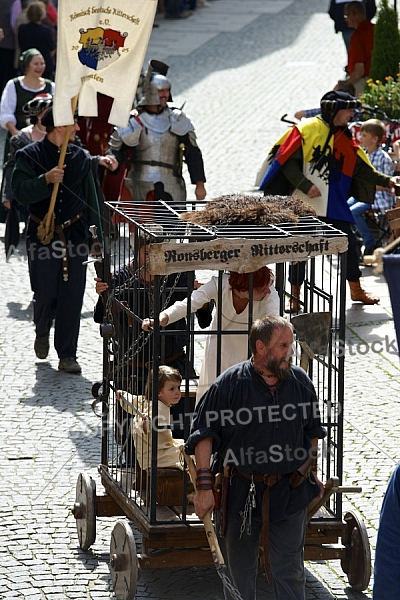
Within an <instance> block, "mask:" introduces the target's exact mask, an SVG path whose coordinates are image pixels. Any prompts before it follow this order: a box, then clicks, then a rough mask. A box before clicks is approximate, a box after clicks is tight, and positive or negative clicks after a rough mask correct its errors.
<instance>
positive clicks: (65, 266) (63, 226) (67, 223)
mask: <svg viewBox="0 0 400 600" xmlns="http://www.w3.org/2000/svg"><path fill="white" fill-rule="evenodd" d="M82 215H83V213H78V214H77V215H75V216H74V217H71V219H68V220H67V221H64V223H60V225H56V226H55V227H54V231H55V232H56V233H57V234H58V237H59V238H60V241H61V243H62V245H63V248H62V249H63V254H62V258H61V261H62V274H63V280H64V281H68V256H67V240H66V239H65V235H64V229H67V227H69V226H70V225H72V224H73V223H76V221H79V219H80V218H81V216H82ZM29 216H30V218H31V219H32V221H33V222H34V223H38V224H39V223H41V222H42V219H39V217H37V216H36V215H33V214H32V213H29Z"/></svg>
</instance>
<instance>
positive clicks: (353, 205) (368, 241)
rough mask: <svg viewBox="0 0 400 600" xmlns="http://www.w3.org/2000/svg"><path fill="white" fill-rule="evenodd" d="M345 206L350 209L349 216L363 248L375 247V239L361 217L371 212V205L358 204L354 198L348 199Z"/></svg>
mask: <svg viewBox="0 0 400 600" xmlns="http://www.w3.org/2000/svg"><path fill="white" fill-rule="evenodd" d="M347 204H348V205H349V207H350V210H351V214H352V215H353V218H354V222H355V224H356V227H357V229H358V231H359V233H360V235H361V237H362V241H363V244H364V246H365V247H366V248H373V247H374V246H375V238H374V236H373V235H372V232H371V230H370V228H369V227H368V225H367V222H366V220H365V219H364V216H363V215H364V213H365V212H366V211H367V210H371V204H367V203H366V202H358V200H356V199H355V198H349V199H348V200H347Z"/></svg>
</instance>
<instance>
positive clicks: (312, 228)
mask: <svg viewBox="0 0 400 600" xmlns="http://www.w3.org/2000/svg"><path fill="white" fill-rule="evenodd" d="M106 211H107V213H106V215H105V221H106V222H118V223H119V228H120V237H119V238H118V240H117V241H116V242H112V241H111V240H110V239H109V238H107V237H106V240H105V247H106V249H107V253H106V254H105V256H104V257H103V259H99V263H98V265H97V266H98V267H101V268H102V269H103V270H104V274H103V277H104V278H105V279H107V278H108V279H109V280H110V278H109V273H110V272H113V273H114V272H118V275H116V276H115V277H114V279H113V280H110V292H109V294H108V295H107V297H105V298H104V316H103V323H102V325H101V332H102V336H103V347H104V365H103V366H104V369H103V380H102V381H101V382H99V383H97V384H95V385H94V386H93V395H94V397H95V400H94V402H93V407H94V411H95V412H96V413H97V415H98V416H99V417H100V418H101V420H102V444H101V463H100V465H99V467H98V472H99V475H100V479H101V484H102V486H103V488H104V493H101V494H98V493H97V491H96V486H95V483H94V480H93V479H92V478H91V477H90V476H89V475H88V474H86V473H80V474H79V476H78V481H77V486H76V502H75V506H74V510H73V513H74V516H75V519H76V525H77V532H78V539H79V545H80V547H81V548H82V549H83V550H87V549H89V548H90V546H91V545H92V544H93V543H94V541H95V538H96V518H97V517H106V516H121V517H122V516H124V517H127V519H129V520H130V521H132V522H133V523H134V526H135V527H136V528H137V530H138V531H139V532H140V534H141V536H142V547H141V551H140V552H138V551H137V549H136V543H135V538H134V535H133V532H132V527H131V525H130V524H129V523H128V522H127V521H126V520H123V519H121V520H119V521H117V523H116V525H115V526H114V529H113V531H112V534H111V542H110V572H111V577H112V581H113V585H114V592H115V596H116V598H118V599H119V600H130V599H133V598H134V597H135V594H136V590H137V582H138V578H139V574H140V571H141V570H142V569H153V568H161V567H175V566H179V567H182V566H187V567H189V566H200V565H212V563H213V561H212V556H211V553H210V550H209V547H208V544H207V539H206V536H205V532H204V526H203V524H202V523H201V522H200V521H199V520H198V518H197V517H196V515H195V514H194V508H193V504H191V503H190V497H189V498H188V491H189V487H190V483H189V481H188V477H187V473H186V471H185V470H180V469H160V468H158V466H157V433H154V434H153V435H152V437H151V441H150V444H151V452H150V453H149V456H150V459H149V464H148V469H146V470H141V469H140V468H139V467H138V464H137V458H138V457H137V455H135V453H134V448H133V437H132V435H131V431H130V429H131V426H132V420H131V419H125V420H124V418H125V417H126V415H125V417H121V409H120V405H119V402H118V400H117V399H116V390H117V389H118V388H121V387H122V388H123V389H129V390H130V391H132V392H133V393H137V394H141V393H143V382H144V379H145V375H146V373H147V370H148V367H149V366H150V365H151V366H152V368H153V387H154V389H155V390H157V370H158V367H159V365H160V364H163V361H164V360H165V358H166V357H165V347H166V338H167V336H168V335H171V333H170V332H168V331H167V330H166V329H165V328H161V327H160V326H159V322H158V317H157V315H158V314H159V312H160V310H161V309H162V308H163V307H164V306H165V305H167V304H168V303H170V302H171V299H172V298H173V294H179V293H180V294H181V295H183V296H188V294H190V293H191V291H192V289H193V286H194V280H195V278H194V272H195V271H196V272H197V274H198V273H199V272H200V271H201V270H210V271H214V272H216V273H218V277H221V276H222V272H223V270H235V271H240V272H250V271H254V270H256V269H258V268H260V267H261V266H263V265H265V264H268V265H270V266H271V265H273V264H274V265H275V268H276V282H275V285H276V288H277V290H278V293H279V296H280V302H281V311H282V314H283V311H284V306H285V301H286V299H287V297H288V296H289V295H290V287H289V284H288V283H287V271H288V268H289V266H290V264H291V263H292V262H298V261H303V262H304V261H305V264H306V277H305V281H304V284H303V287H302V296H301V298H300V303H301V314H320V313H326V314H329V315H330V326H329V335H328V339H327V343H326V345H325V347H324V349H315V348H314V349H313V350H311V351H309V352H308V357H307V364H308V367H307V368H308V373H309V376H310V377H311V379H312V380H313V383H314V385H315V388H316V391H317V395H318V397H319V399H320V404H321V420H322V424H323V425H324V427H325V428H326V429H327V433H328V434H327V438H326V440H325V441H324V448H323V452H322V454H321V456H320V457H319V463H318V471H319V473H320V477H321V479H322V480H323V481H325V482H326V484H325V495H324V498H323V499H320V498H318V499H316V500H315V501H314V502H313V503H312V504H311V505H310V506H309V515H308V516H309V524H308V529H307V534H306V545H305V559H306V560H318V561H320V560H340V562H341V566H342V569H343V571H344V572H345V573H346V575H347V577H348V580H349V584H350V585H351V586H352V587H353V588H354V589H355V590H358V591H362V590H365V589H366V588H367V587H368V583H369V580H370V575H371V555H370V546H369V542H368V536H367V532H366V528H365V525H364V523H363V521H362V519H361V518H360V517H359V516H357V515H356V514H354V513H352V512H347V513H346V514H345V515H343V514H342V493H349V492H360V491H361V489H360V488H350V487H342V486H341V485H340V484H341V481H342V476H343V409H344V406H343V404H344V352H343V348H344V347H343V344H344V339H345V286H346V281H345V275H344V273H345V263H346V249H347V237H346V236H345V235H344V234H342V233H341V232H339V231H337V230H335V229H334V228H332V227H331V226H329V225H326V224H325V223H322V222H320V221H319V220H318V219H316V218H312V217H304V218H300V219H299V221H298V223H296V224H293V223H282V224H279V225H277V226H275V225H268V226H254V225H236V226H233V225H232V226H230V225H224V226H223V227H218V226H216V227H212V228H207V227H200V226H196V225H191V224H189V223H187V222H184V221H182V220H180V219H179V214H178V213H177V212H176V211H175V210H174V209H173V208H172V207H171V206H169V205H167V204H165V203H164V202H161V201H160V202H153V203H151V202H149V203H146V205H145V206H144V205H143V204H140V203H127V204H119V205H117V204H115V203H107V204H106ZM143 238H144V239H146V240H147V242H150V246H147V254H146V262H145V263H142V264H140V258H139V252H140V246H141V240H143ZM129 240H130V241H129ZM121 265H124V268H123V269H122V270H121V269H120V266H121ZM127 267H128V268H127ZM118 269H120V271H118ZM146 273H147V274H149V275H151V279H152V285H151V286H149V285H147V284H146V279H149V278H148V277H146ZM177 273H178V275H176V274H177ZM180 273H186V275H185V278H184V279H182V278H180V277H179V274H180ZM167 278H169V279H168V280H167ZM171 278H172V279H171ZM171 280H172V284H171ZM171 288H173V289H172V291H171ZM218 305H219V307H220V306H221V303H218ZM149 306H150V307H151V310H152V315H153V316H154V319H155V322H154V329H153V331H152V332H151V333H150V334H149V333H146V332H143V331H142V330H141V319H142V318H143V317H144V316H150V315H146V314H144V313H143V311H144V310H146V309H149ZM217 310H221V309H220V308H219V309H217ZM295 316H298V315H291V317H292V319H293V323H295V319H294V317H295ZM251 318H252V314H251V303H250V310H249V321H250V322H251ZM249 325H250V324H249ZM236 333H239V332H238V331H237V332H236ZM240 333H241V334H242V335H243V336H245V337H246V340H247V335H248V328H246V329H245V330H243V331H240ZM178 334H180V335H182V336H184V339H185V344H186V356H185V361H184V363H185V369H186V372H185V373H184V378H183V386H182V388H183V400H182V402H181V403H180V405H182V407H181V408H180V409H179V410H180V411H181V412H180V414H177V415H175V419H176V421H177V422H178V421H179V423H180V425H179V428H180V435H181V437H186V436H187V434H188V431H189V426H190V416H191V414H192V411H193V407H194V396H195V388H196V385H195V384H196V382H195V381H194V380H193V377H192V375H193V371H192V368H193V365H195V366H196V367H197V368H198V363H199V360H200V359H199V356H200V357H201V353H202V351H203V350H202V348H203V342H204V335H205V333H204V331H202V330H201V329H199V327H198V325H197V324H196V322H195V319H194V316H193V315H191V314H190V302H189V303H188V315H187V319H186V324H185V326H184V328H183V329H180V330H177V329H175V330H174V335H178ZM207 334H208V335H216V336H221V334H222V332H221V331H220V330H218V328H217V329H215V330H212V331H210V330H208V331H207ZM303 342H304V340H302V339H301V336H300V335H299V334H297V337H296V344H297V346H298V353H297V360H298V362H300V360H301V357H302V354H304V348H305V345H304V343H303ZM246 343H247V341H246ZM307 343H309V340H307ZM306 348H308V349H309V345H308V346H307V345H306ZM163 353H164V355H163ZM218 369H219V367H217V370H218ZM152 417H153V419H154V418H156V417H157V407H156V406H155V405H154V406H153V413H152ZM134 456H135V459H134V460H133V458H132V457H134Z"/></svg>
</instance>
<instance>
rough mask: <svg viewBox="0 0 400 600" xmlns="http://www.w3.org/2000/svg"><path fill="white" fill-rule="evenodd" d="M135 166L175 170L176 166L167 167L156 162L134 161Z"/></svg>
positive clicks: (167, 165) (166, 164)
mask: <svg viewBox="0 0 400 600" xmlns="http://www.w3.org/2000/svg"><path fill="white" fill-rule="evenodd" d="M134 164H136V165H148V166H150V167H164V169H171V170H172V171H175V170H176V168H177V167H176V165H169V164H168V163H164V162H160V161H158V160H135V162H134Z"/></svg>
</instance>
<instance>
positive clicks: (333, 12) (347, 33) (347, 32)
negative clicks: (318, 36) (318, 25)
mask: <svg viewBox="0 0 400 600" xmlns="http://www.w3.org/2000/svg"><path fill="white" fill-rule="evenodd" d="M363 3H364V4H365V11H366V18H367V19H368V21H370V20H371V19H372V18H373V17H374V16H375V13H376V3H375V0H364V2H363ZM345 4H346V2H339V1H338V0H331V2H330V4H329V10H328V14H329V16H330V18H331V19H332V20H333V21H334V24H335V32H336V33H339V32H340V33H341V34H342V37H343V41H344V44H345V46H346V51H347V52H348V50H349V46H350V39H351V36H352V35H353V33H354V29H353V27H350V26H349V24H348V22H347V19H346V18H345V16H344V7H345Z"/></svg>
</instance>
